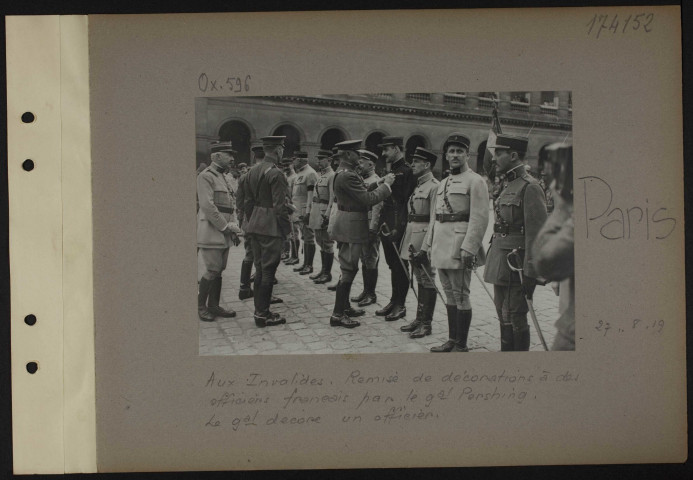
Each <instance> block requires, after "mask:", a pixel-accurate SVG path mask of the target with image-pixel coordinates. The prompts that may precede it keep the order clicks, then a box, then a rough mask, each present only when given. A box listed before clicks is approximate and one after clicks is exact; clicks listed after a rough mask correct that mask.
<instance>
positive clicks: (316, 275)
mask: <svg viewBox="0 0 693 480" xmlns="http://www.w3.org/2000/svg"><path fill="white" fill-rule="evenodd" d="M320 263H321V266H320V271H319V272H317V273H314V274H313V275H310V276H309V277H308V278H310V279H311V280H313V281H316V280H317V279H318V278H320V277H322V276H323V275H324V274H325V252H323V251H322V250H320Z"/></svg>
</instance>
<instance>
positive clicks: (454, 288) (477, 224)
mask: <svg viewBox="0 0 693 480" xmlns="http://www.w3.org/2000/svg"><path fill="white" fill-rule="evenodd" d="M469 145H470V141H469V137H467V136H466V135H463V134H461V133H453V134H451V135H450V136H449V137H448V139H447V140H446V141H445V143H444V144H443V151H444V152H445V158H446V160H447V161H448V162H449V164H450V175H448V176H447V177H446V178H444V179H443V180H442V181H441V182H440V185H438V191H437V192H436V198H435V203H434V205H433V210H432V212H431V223H430V225H429V229H428V232H427V234H426V238H425V239H424V243H423V246H422V250H424V251H427V252H428V254H429V257H430V261H431V265H432V266H433V267H434V268H436V269H437V270H438V276H439V277H440V283H441V284H442V285H443V291H444V292H445V297H446V298H445V308H446V310H447V317H448V333H449V334H448V340H447V341H446V342H445V343H443V344H442V345H440V346H436V347H433V348H431V351H432V352H437V353H440V352H451V351H455V352H466V351H468V348H467V337H468V336H469V327H470V325H471V323H472V304H471V303H470V301H469V285H470V283H471V281H472V268H474V266H475V265H483V264H484V260H485V256H484V249H483V245H482V243H483V239H484V234H485V232H486V228H487V227H488V221H489V212H488V210H489V206H488V187H487V185H486V181H485V180H484V179H483V178H481V175H478V174H477V173H475V172H473V171H472V170H471V169H470V168H469V163H468V162H469Z"/></svg>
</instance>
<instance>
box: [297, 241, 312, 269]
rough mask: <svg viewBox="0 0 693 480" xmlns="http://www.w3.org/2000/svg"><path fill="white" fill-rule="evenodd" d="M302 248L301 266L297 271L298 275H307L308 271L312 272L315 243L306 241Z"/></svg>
mask: <svg viewBox="0 0 693 480" xmlns="http://www.w3.org/2000/svg"><path fill="white" fill-rule="evenodd" d="M303 248H304V254H303V268H302V269H301V270H299V272H298V273H299V275H308V274H309V273H313V258H315V244H314V243H313V244H308V243H306V244H305V245H304V247H303Z"/></svg>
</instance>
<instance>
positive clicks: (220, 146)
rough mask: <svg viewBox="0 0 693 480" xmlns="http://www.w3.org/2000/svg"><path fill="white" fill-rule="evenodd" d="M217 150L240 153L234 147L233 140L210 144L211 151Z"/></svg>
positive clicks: (215, 151)
mask: <svg viewBox="0 0 693 480" xmlns="http://www.w3.org/2000/svg"><path fill="white" fill-rule="evenodd" d="M217 152H228V153H238V152H236V151H235V150H234V149H233V147H232V145H231V142H212V144H211V145H210V146H209V153H217Z"/></svg>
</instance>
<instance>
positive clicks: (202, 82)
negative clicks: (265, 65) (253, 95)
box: [197, 73, 252, 93]
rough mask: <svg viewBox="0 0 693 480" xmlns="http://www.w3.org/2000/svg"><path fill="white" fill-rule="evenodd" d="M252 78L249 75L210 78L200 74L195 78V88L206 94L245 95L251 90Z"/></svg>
mask: <svg viewBox="0 0 693 480" xmlns="http://www.w3.org/2000/svg"><path fill="white" fill-rule="evenodd" d="M251 82H252V77H251V76H250V75H239V76H237V77H226V78H211V77H209V76H208V75H207V74H206V73H201V74H200V76H199V77H198V78H197V88H199V89H200V91H201V92H202V93H207V92H226V93H245V92H249V91H250V88H251Z"/></svg>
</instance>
